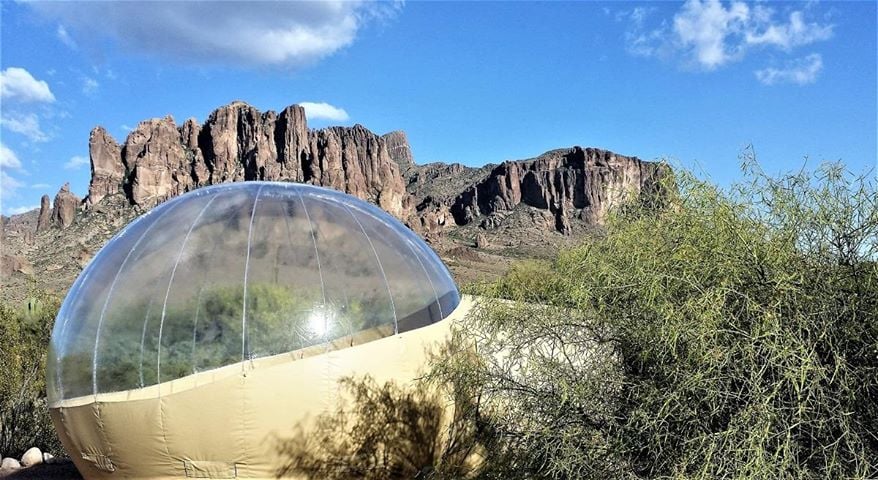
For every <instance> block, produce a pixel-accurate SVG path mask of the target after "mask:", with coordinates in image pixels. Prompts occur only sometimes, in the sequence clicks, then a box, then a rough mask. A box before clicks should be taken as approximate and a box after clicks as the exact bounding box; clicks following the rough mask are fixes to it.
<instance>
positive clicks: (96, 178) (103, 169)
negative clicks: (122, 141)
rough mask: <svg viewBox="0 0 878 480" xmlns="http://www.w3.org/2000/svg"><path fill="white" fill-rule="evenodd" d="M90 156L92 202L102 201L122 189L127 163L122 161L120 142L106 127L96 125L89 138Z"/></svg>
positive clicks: (89, 191) (89, 197) (90, 200)
mask: <svg viewBox="0 0 878 480" xmlns="http://www.w3.org/2000/svg"><path fill="white" fill-rule="evenodd" d="M88 156H89V159H90V160H91V183H90V184H89V186H88V201H89V203H90V204H94V203H97V202H100V201H101V199H102V198H104V197H105V196H107V195H113V194H115V193H118V192H120V191H121V190H122V184H123V182H124V179H125V165H123V163H122V162H121V161H120V160H121V158H122V157H121V153H120V148H119V144H117V143H116V141H115V140H113V137H111V136H110V134H109V133H107V131H106V130H105V129H104V127H100V126H98V127H95V128H94V129H93V130H92V131H91V136H90V137H89V139H88Z"/></svg>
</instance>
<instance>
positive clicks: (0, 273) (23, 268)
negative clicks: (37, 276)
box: [0, 254, 34, 278]
mask: <svg viewBox="0 0 878 480" xmlns="http://www.w3.org/2000/svg"><path fill="white" fill-rule="evenodd" d="M15 272H18V273H21V274H24V275H33V274H34V267H33V265H32V264H31V263H30V262H29V261H28V260H27V259H26V258H24V257H23V256H20V255H5V254H4V255H0V277H4V278H5V277H8V276H9V275H12V274H13V273H15Z"/></svg>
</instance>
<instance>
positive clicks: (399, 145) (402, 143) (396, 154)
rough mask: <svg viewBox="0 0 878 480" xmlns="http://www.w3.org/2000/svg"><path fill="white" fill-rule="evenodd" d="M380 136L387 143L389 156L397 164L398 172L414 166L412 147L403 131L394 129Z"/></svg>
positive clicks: (403, 171)
mask: <svg viewBox="0 0 878 480" xmlns="http://www.w3.org/2000/svg"><path fill="white" fill-rule="evenodd" d="M381 138H383V139H384V142H385V143H387V151H388V152H389V153H390V158H391V159H393V161H394V162H396V164H397V165H398V166H399V171H400V172H402V173H405V172H407V171H408V170H409V169H410V168H412V167H414V166H415V159H414V157H412V149H411V147H410V146H409V139H408V137H407V136H406V134H405V132H403V131H402V130H396V131H393V132H390V133H387V134H384V135H382V136H381Z"/></svg>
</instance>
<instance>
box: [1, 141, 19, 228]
mask: <svg viewBox="0 0 878 480" xmlns="http://www.w3.org/2000/svg"><path fill="white" fill-rule="evenodd" d="M9 170H14V171H17V172H21V173H25V172H24V169H23V168H22V166H21V160H19V159H18V155H16V154H15V152H14V151H12V149H11V148H9V147H7V146H6V145H5V144H3V142H0V211H4V212H5V210H3V208H4V205H5V204H6V203H7V202H8V201H9V200H11V199H14V198H17V197H18V191H19V190H20V189H21V188H22V187H23V186H24V184H22V183H21V182H20V181H19V180H18V179H16V178H15V177H13V176H12V175H10V174H9Z"/></svg>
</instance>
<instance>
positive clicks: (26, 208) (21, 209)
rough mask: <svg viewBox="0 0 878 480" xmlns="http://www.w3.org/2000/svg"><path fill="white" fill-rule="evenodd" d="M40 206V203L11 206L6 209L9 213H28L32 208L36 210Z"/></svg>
mask: <svg viewBox="0 0 878 480" xmlns="http://www.w3.org/2000/svg"><path fill="white" fill-rule="evenodd" d="M38 208H40V206H39V205H27V206H24V207H15V208H10V209H8V210H7V211H6V213H8V214H9V215H20V214H22V213H27V212H29V211H31V210H36V209H38Z"/></svg>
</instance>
